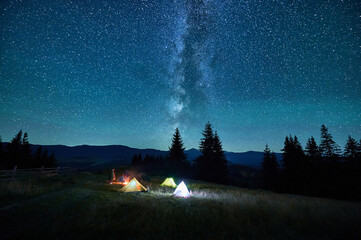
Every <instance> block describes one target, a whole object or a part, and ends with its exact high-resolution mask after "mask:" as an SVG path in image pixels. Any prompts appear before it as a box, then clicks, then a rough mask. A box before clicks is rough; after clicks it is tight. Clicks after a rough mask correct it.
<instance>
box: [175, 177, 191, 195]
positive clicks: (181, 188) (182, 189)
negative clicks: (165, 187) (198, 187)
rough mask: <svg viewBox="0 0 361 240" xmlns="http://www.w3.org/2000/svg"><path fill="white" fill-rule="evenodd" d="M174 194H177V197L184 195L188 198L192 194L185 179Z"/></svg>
mask: <svg viewBox="0 0 361 240" xmlns="http://www.w3.org/2000/svg"><path fill="white" fill-rule="evenodd" d="M173 195H174V196H176V197H184V198H187V197H190V196H191V194H190V193H189V191H188V188H187V186H186V185H185V184H184V182H183V181H182V182H181V183H180V184H179V185H178V187H177V188H176V189H175V191H174V193H173Z"/></svg>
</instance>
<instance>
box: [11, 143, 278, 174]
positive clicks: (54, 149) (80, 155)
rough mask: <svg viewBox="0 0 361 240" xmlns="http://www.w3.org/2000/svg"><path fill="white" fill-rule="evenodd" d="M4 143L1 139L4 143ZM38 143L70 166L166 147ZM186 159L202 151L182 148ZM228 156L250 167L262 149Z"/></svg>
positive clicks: (124, 159) (126, 158) (257, 163)
mask: <svg viewBox="0 0 361 240" xmlns="http://www.w3.org/2000/svg"><path fill="white" fill-rule="evenodd" d="M6 144H7V143H4V145H6ZM39 146H41V147H42V148H43V149H47V151H48V153H49V154H50V153H54V154H55V157H56V159H57V160H58V163H59V165H62V166H73V167H80V168H83V167H87V166H90V167H92V166H93V167H96V166H111V165H114V164H119V165H126V164H130V163H131V159H132V157H133V156H134V154H141V155H142V156H143V158H144V156H145V155H147V154H148V155H155V156H166V155H167V151H162V150H157V149H138V148H131V147H128V146H124V145H107V146H91V145H79V146H74V147H69V146H65V145H33V144H32V145H31V148H32V151H33V152H35V150H36V149H37V148H38V147H39ZM185 153H186V154H187V158H188V160H189V161H193V160H194V159H195V158H196V157H198V156H199V155H200V154H201V153H200V152H199V150H197V149H195V148H191V149H188V150H186V151H185ZM225 155H226V158H227V160H228V161H229V162H230V163H233V164H239V165H244V166H249V167H252V168H261V162H262V158H263V152H256V151H248V152H241V153H237V152H227V151H225ZM276 156H277V159H278V160H281V158H282V154H281V153H276Z"/></svg>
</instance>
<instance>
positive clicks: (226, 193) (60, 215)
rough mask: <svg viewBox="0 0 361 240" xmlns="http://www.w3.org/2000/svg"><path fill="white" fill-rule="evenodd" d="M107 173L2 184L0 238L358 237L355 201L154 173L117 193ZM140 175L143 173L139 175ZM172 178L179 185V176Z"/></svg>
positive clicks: (360, 213) (359, 210)
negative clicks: (184, 191) (181, 190)
mask: <svg viewBox="0 0 361 240" xmlns="http://www.w3.org/2000/svg"><path fill="white" fill-rule="evenodd" d="M107 178H108V174H107V173H104V174H101V173H99V174H95V173H86V172H85V173H80V174H76V175H72V176H56V177H51V178H34V179H28V180H26V181H15V182H7V183H5V182H2V183H0V226H1V227H0V236H1V237H0V238H1V239H39V238H41V239H43V238H48V239H359V238H360V236H361V227H360V226H361V203H359V202H346V201H337V200H329V199H320V198H310V197H302V196H295V195H286V194H276V193H272V192H267V191H261V190H249V189H244V188H236V187H229V186H223V185H214V184H210V183H205V182H197V181H192V180H188V181H185V182H186V184H187V186H188V188H189V190H190V191H191V192H192V195H193V196H192V197H191V198H188V199H183V198H176V197H173V196H172V190H171V189H166V188H162V187H159V184H160V183H161V182H162V181H163V180H164V179H163V178H160V177H153V178H149V179H147V181H144V180H143V181H142V180H140V182H141V183H142V184H143V185H144V186H148V187H149V189H150V191H149V192H146V193H121V192H119V189H120V188H121V186H120V185H109V184H106V183H105V182H106V180H107ZM145 179H146V178H145ZM176 182H177V183H178V181H177V179H176Z"/></svg>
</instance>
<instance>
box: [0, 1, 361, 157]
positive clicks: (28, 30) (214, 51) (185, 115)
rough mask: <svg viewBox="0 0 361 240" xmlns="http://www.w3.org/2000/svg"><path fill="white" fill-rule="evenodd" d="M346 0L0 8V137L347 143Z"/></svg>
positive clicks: (360, 45)
mask: <svg viewBox="0 0 361 240" xmlns="http://www.w3.org/2000/svg"><path fill="white" fill-rule="evenodd" d="M360 12H361V4H360V3H359V1H336V0H334V1H322V2H321V1H297V2H295V1H238V0H237V1H236V0H234V1H233V0H229V1H211V0H207V1H206V0H204V1H199V0H197V1H196V0H192V1H191V0H182V1H180V0H175V1H169V0H164V1H146V0H143V1H135V0H129V1H91V0H89V1H49V0H47V1H45V0H38V1H30V0H29V1H20V0H15V1H9V0H4V1H1V3H0V26H1V28H0V31H1V38H0V57H1V63H0V64H1V65H0V123H1V124H0V135H1V137H2V139H3V141H10V140H11V138H12V137H13V136H14V135H15V133H16V132H17V131H18V130H20V129H23V130H24V131H28V133H29V139H30V142H32V143H39V144H65V145H79V144H94V145H105V144H124V145H128V146H131V147H139V148H157V149H163V150H165V149H167V147H168V146H169V145H170V139H171V136H172V132H173V131H174V128H175V127H179V128H180V131H181V134H182V136H183V138H184V142H185V146H186V148H192V147H195V148H197V147H198V144H199V139H200V138H201V130H202V129H203V127H204V124H205V123H206V122H207V121H210V122H211V123H212V125H213V126H214V128H215V129H216V130H217V131H218V133H219V135H220V137H221V140H222V141H223V146H224V148H225V149H226V150H230V151H247V150H262V149H263V148H264V146H265V144H269V145H270V147H271V149H272V150H274V151H277V152H278V151H279V150H280V149H281V148H282V144H283V140H284V137H285V136H286V135H288V134H296V135H297V136H298V137H299V138H300V140H301V143H302V144H303V145H304V144H305V142H306V140H307V138H308V137H310V136H314V137H315V138H316V139H318V138H319V134H320V133H319V128H320V126H321V124H326V126H328V127H329V130H330V132H331V133H332V134H333V135H334V137H335V140H336V142H337V143H338V144H339V145H341V146H343V145H344V144H345V141H346V138H347V136H348V135H349V134H351V135H352V136H353V137H355V138H356V139H360V138H361V111H360V109H361V78H360V76H361V40H360V36H361V21H360V19H361V15H360Z"/></svg>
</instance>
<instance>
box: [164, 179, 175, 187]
mask: <svg viewBox="0 0 361 240" xmlns="http://www.w3.org/2000/svg"><path fill="white" fill-rule="evenodd" d="M161 186H166V187H172V188H175V187H177V184H175V182H174V180H173V178H167V179H166V180H164V182H163V183H162V184H161Z"/></svg>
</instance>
